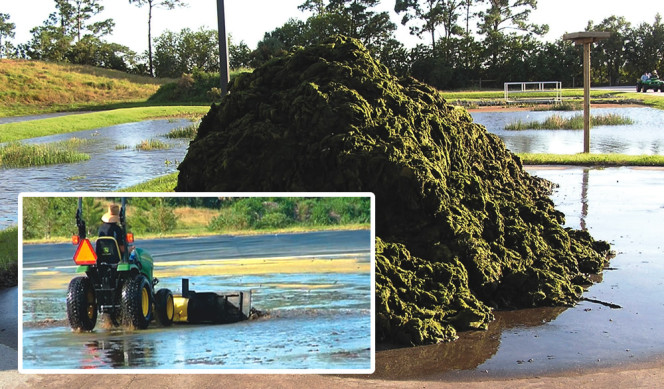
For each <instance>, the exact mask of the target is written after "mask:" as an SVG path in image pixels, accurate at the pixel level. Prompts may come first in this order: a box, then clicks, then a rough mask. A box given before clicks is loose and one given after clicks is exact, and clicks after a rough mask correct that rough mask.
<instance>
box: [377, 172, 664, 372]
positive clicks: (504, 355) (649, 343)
mask: <svg viewBox="0 0 664 389" xmlns="http://www.w3.org/2000/svg"><path fill="white" fill-rule="evenodd" d="M529 171H530V173H532V174H535V175H538V176H540V177H544V178H547V179H549V180H551V181H553V182H555V183H558V184H559V185H560V188H559V189H557V190H556V191H555V193H554V195H553V199H554V201H555V203H556V207H557V209H559V210H561V211H562V212H564V213H565V214H566V216H567V218H566V223H567V225H568V226H570V227H574V228H585V229H587V230H589V231H590V232H591V233H592V234H593V236H594V237H596V238H598V239H604V240H607V241H609V242H610V243H611V245H612V247H613V249H614V250H615V251H616V254H617V255H616V257H615V258H613V259H612V260H611V263H610V268H609V269H606V270H605V271H604V272H603V276H602V277H601V278H600V279H599V280H598V281H601V282H600V283H598V284H595V285H593V286H591V287H590V288H589V289H588V291H587V292H586V293H585V295H584V296H585V297H586V298H590V299H595V300H599V301H602V302H607V303H613V304H617V305H619V306H621V308H620V309H612V308H609V307H607V306H605V305H601V304H598V303H593V302H590V301H582V302H580V303H579V304H577V305H576V306H575V307H573V308H569V309H564V308H538V309H530V310H518V311H513V312H498V313H497V314H496V317H497V319H496V321H495V322H494V323H492V324H491V325H490V328H489V330H488V331H482V332H467V333H462V334H461V337H460V339H459V340H458V341H457V342H455V343H451V344H441V345H434V346H428V347H417V348H411V349H393V350H388V351H382V352H378V353H377V354H376V371H377V372H378V374H380V375H382V376H384V377H385V378H393V379H406V378H414V377H420V378H421V377H431V378H432V379H436V378H441V377H445V378H446V379H453V378H454V377H459V378H461V377H466V376H474V377H489V376H502V375H529V376H532V375H536V374H541V373H544V372H552V371H568V370H574V369H582V368H595V367H609V366H614V365H618V364H625V363H630V362H637V361H648V360H651V359H653V358H661V357H662V356H664V341H662V340H661V334H662V331H664V322H663V321H662V318H664V293H662V291H663V290H664V241H662V238H661V232H662V231H664V195H662V193H664V169H636V168H610V169H583V168H563V169H560V168H543V167H534V168H530V169H529ZM395 361H399V363H395Z"/></svg>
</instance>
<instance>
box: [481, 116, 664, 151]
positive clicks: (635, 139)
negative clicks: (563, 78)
mask: <svg viewBox="0 0 664 389" xmlns="http://www.w3.org/2000/svg"><path fill="white" fill-rule="evenodd" d="M591 112H592V114H593V115H603V114H618V115H622V116H627V117H629V118H631V119H632V120H634V124H631V125H624V126H597V127H594V128H592V129H591V134H590V152H592V153H620V154H648V155H651V154H664V131H663V130H662V123H664V111H662V110H658V109H654V108H641V107H631V108H597V107H593V108H592V111H591ZM577 114H582V112H580V111H570V112H552V111H541V112H532V111H518V112H473V113H472V116H473V119H474V120H475V122H477V123H480V124H482V125H484V126H486V128H487V129H488V130H489V131H490V132H492V133H494V134H496V135H498V136H499V137H500V138H501V139H502V140H503V141H504V142H505V144H506V146H507V148H508V149H510V150H511V151H512V152H515V153H557V154H574V153H580V152H582V151H583V130H525V131H506V130H504V128H505V125H507V124H509V123H512V122H516V121H518V120H521V121H523V122H530V121H543V120H545V119H546V118H547V117H550V116H552V115H560V116H563V117H570V116H574V115H577Z"/></svg>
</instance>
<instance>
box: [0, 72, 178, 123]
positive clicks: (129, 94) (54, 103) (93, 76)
mask: <svg viewBox="0 0 664 389" xmlns="http://www.w3.org/2000/svg"><path fill="white" fill-rule="evenodd" d="M167 82H172V80H170V79H155V78H152V77H145V76H137V75H131V74H127V73H123V72H119V71H115V70H108V69H100V68H95V67H92V66H83V65H71V64H56V63H49V62H41V61H28V60H9V59H2V60H0V117H6V116H23V115H33V114H39V113H48V112H62V111H72V110H87V109H94V108H95V107H97V106H100V105H108V104H114V103H127V102H144V101H146V100H147V99H148V98H149V97H150V96H152V95H154V94H155V93H156V92H157V90H158V89H159V87H160V86H161V85H163V84H165V83H167Z"/></svg>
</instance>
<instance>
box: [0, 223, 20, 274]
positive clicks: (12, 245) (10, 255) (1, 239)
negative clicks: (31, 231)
mask: <svg viewBox="0 0 664 389" xmlns="http://www.w3.org/2000/svg"><path fill="white" fill-rule="evenodd" d="M13 263H18V227H10V228H7V229H5V230H0V270H4V269H6V268H7V266H9V265H10V264H13Z"/></svg>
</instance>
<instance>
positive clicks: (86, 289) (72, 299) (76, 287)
mask: <svg viewBox="0 0 664 389" xmlns="http://www.w3.org/2000/svg"><path fill="white" fill-rule="evenodd" d="M67 319H68V320H69V325H70V326H71V328H72V329H74V330H77V331H92V329H93V328H95V324H97V300H96V298H95V290H94V287H93V286H92V282H91V281H90V279H89V278H88V277H76V278H73V279H72V280H71V281H70V282H69V289H68V291H67Z"/></svg>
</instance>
